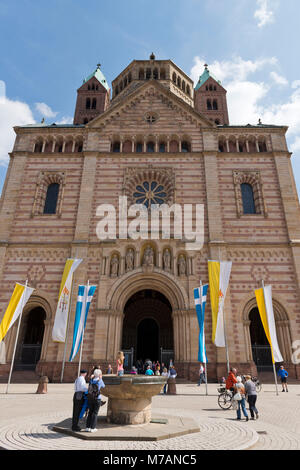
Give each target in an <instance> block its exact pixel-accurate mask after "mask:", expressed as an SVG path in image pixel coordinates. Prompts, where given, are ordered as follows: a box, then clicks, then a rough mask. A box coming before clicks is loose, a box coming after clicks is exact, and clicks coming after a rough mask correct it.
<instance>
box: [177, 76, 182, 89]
mask: <svg viewBox="0 0 300 470" xmlns="http://www.w3.org/2000/svg"><path fill="white" fill-rule="evenodd" d="M177 86H179V88H181V78H180V77H177Z"/></svg>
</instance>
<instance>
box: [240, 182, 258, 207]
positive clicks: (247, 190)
mask: <svg viewBox="0 0 300 470" xmlns="http://www.w3.org/2000/svg"><path fill="white" fill-rule="evenodd" d="M241 193H242V201H243V212H244V214H256V209H255V202H254V193H253V187H252V186H251V184H249V183H242V184H241Z"/></svg>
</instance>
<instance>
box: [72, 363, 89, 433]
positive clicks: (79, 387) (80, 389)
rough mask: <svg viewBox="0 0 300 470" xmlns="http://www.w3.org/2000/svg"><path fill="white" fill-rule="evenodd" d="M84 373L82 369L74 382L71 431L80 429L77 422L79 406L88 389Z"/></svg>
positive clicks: (80, 406) (85, 371)
mask: <svg viewBox="0 0 300 470" xmlns="http://www.w3.org/2000/svg"><path fill="white" fill-rule="evenodd" d="M86 374H87V370H84V369H82V370H81V371H80V375H79V377H77V379H76V380H75V383H74V395H73V415H72V431H81V428H80V427H79V425H78V422H79V416H80V412H81V408H82V406H83V403H84V394H85V392H87V389H88V387H87V384H86V381H85V377H86Z"/></svg>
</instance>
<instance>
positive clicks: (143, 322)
mask: <svg viewBox="0 0 300 470" xmlns="http://www.w3.org/2000/svg"><path fill="white" fill-rule="evenodd" d="M173 347H174V346H173V321H172V307H171V304H170V302H169V301H168V299H167V298H166V297H165V296H164V295H163V294H161V293H160V292H158V291H156V290H152V289H144V290H141V291H139V292H137V293H136V294H134V295H133V296H132V297H130V299H129V300H128V301H127V303H126V305H125V308H124V321H123V335H122V349H125V350H128V349H130V348H134V362H136V361H137V360H139V359H141V360H142V361H143V362H144V361H145V360H146V359H150V360H151V361H157V360H159V361H160V355H161V348H163V349H168V350H173Z"/></svg>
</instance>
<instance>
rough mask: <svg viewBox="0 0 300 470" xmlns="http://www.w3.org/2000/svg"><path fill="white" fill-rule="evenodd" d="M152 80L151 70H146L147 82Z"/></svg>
mask: <svg viewBox="0 0 300 470" xmlns="http://www.w3.org/2000/svg"><path fill="white" fill-rule="evenodd" d="M150 78H151V69H147V70H146V80H150Z"/></svg>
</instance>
